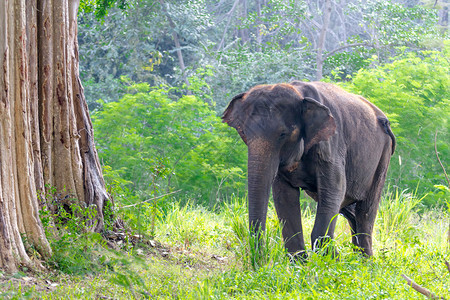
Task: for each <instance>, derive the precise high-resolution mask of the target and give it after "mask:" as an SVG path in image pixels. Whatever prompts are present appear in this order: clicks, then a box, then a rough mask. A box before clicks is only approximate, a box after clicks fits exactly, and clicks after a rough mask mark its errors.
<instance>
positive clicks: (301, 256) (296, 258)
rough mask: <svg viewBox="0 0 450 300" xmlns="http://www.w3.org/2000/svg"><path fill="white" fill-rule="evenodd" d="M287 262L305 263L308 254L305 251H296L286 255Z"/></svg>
mask: <svg viewBox="0 0 450 300" xmlns="http://www.w3.org/2000/svg"><path fill="white" fill-rule="evenodd" d="M288 256H289V260H290V262H291V263H293V264H295V263H297V262H300V263H306V261H307V260H308V253H307V252H306V251H305V250H301V251H297V252H295V253H288Z"/></svg>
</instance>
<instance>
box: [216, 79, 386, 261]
mask: <svg viewBox="0 0 450 300" xmlns="http://www.w3.org/2000/svg"><path fill="white" fill-rule="evenodd" d="M222 119H223V122H226V123H227V124H228V125H229V126H231V127H234V128H235V129H236V130H237V132H238V133H239V135H240V136H241V138H242V140H243V141H244V142H245V143H246V144H247V146H248V201H249V226H250V230H251V231H252V232H253V233H255V234H257V233H259V232H260V230H264V229H265V223H266V215H267V206H268V200H269V194H270V188H271V187H272V192H273V199H274V202H275V208H276V211H277V215H278V218H279V219H280V222H281V223H282V224H283V229H282V233H283V238H284V241H285V246H286V248H287V250H288V252H289V253H291V254H292V255H297V256H300V257H305V256H306V252H305V242H304V239H303V230H302V222H301V214H300V203H299V195H300V190H299V189H302V190H305V191H306V193H307V194H308V195H310V196H311V197H312V198H313V199H314V200H315V201H317V202H318V204H317V214H316V218H315V222H314V228H313V230H312V233H311V243H312V245H313V247H314V248H315V247H316V246H317V247H320V246H321V245H323V244H324V242H325V241H326V240H329V239H330V238H331V239H332V238H333V233H334V229H335V224H336V218H335V216H336V215H337V214H339V213H341V214H342V215H344V217H345V218H346V219H347V220H348V222H349V224H350V227H351V230H352V242H353V244H355V245H356V246H357V247H359V249H360V250H361V252H362V253H364V254H365V255H367V256H371V255H373V250H372V231H373V226H374V222H375V217H376V214H377V209H378V204H379V202H380V197H381V192H382V188H383V185H384V182H385V178H386V172H387V169H388V165H389V161H390V158H391V155H392V154H393V153H394V149H395V137H394V134H393V133H392V131H391V128H390V125H389V121H388V119H387V117H386V116H385V115H384V113H383V112H382V111H381V110H380V109H378V108H377V107H376V106H375V105H373V104H372V103H370V102H369V101H367V100H366V99H364V98H363V97H361V96H357V95H354V94H350V93H348V92H346V91H344V90H342V89H341V88H339V87H337V86H335V85H332V84H328V83H323V82H310V83H305V82H300V81H294V82H291V83H290V84H274V85H258V86H255V87H254V88H252V89H250V90H249V91H248V92H245V93H242V94H240V95H237V96H235V97H234V98H233V99H232V101H231V102H230V104H229V105H228V107H227V108H226V110H225V112H224V114H223V117H222Z"/></svg>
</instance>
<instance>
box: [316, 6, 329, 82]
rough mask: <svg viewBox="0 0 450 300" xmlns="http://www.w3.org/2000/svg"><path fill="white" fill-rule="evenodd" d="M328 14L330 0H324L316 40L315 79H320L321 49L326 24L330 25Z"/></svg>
mask: <svg viewBox="0 0 450 300" xmlns="http://www.w3.org/2000/svg"><path fill="white" fill-rule="evenodd" d="M330 16H331V0H326V1H325V5H324V10H323V23H322V28H321V29H320V35H319V40H318V42H317V57H316V65H317V70H316V79H317V80H320V79H322V74H323V62H324V58H323V57H322V56H323V50H324V47H325V40H326V37H327V31H328V26H329V25H330Z"/></svg>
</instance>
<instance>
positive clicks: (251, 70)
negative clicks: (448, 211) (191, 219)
mask: <svg viewBox="0 0 450 300" xmlns="http://www.w3.org/2000/svg"><path fill="white" fill-rule="evenodd" d="M91 2H92V1H85V2H84V4H83V3H82V7H81V8H82V9H81V11H80V13H79V17H78V21H79V44H80V71H81V79H82V80H83V85H84V88H85V95H86V99H87V101H88V105H89V108H90V110H91V113H92V116H93V120H94V127H95V137H96V143H97V147H98V152H99V156H100V160H101V162H102V164H103V166H104V175H105V177H106V180H107V182H108V183H109V185H110V187H111V191H112V193H113V194H114V196H115V197H119V198H121V203H122V204H124V205H126V204H130V203H135V202H139V201H142V200H144V199H147V198H150V197H155V196H160V195H165V194H168V193H171V192H175V191H177V192H178V194H177V195H176V197H177V199H178V200H182V201H190V202H196V203H201V204H204V205H206V206H208V207H214V206H215V205H216V204H218V203H219V202H221V201H223V200H226V199H228V198H229V197H231V196H232V195H238V196H244V195H245V190H246V157H247V154H246V147H245V145H244V143H242V142H241V141H240V139H239V137H238V135H237V134H236V133H235V132H234V131H233V130H232V129H230V128H228V127H227V126H226V125H224V124H222V123H221V120H220V115H221V113H222V111H223V110H224V108H225V107H226V105H227V103H228V102H229V101H230V100H231V98H232V97H233V96H234V95H236V94H238V93H241V92H244V91H246V90H248V89H249V88H250V87H252V86H254V85H256V84H267V83H279V82H289V81H291V80H294V79H297V80H304V81H312V80H324V81H328V82H333V83H336V84H338V85H340V86H342V87H343V88H345V89H347V90H349V91H351V92H354V93H357V94H361V95H363V96H364V97H366V98H367V99H369V100H370V101H371V102H373V103H374V104H376V105H377V106H379V107H380V108H381V109H382V110H383V111H384V112H385V113H386V114H387V115H388V117H389V119H390V121H391V125H392V128H393V131H394V133H395V135H396V137H397V140H398V147H397V150H396V152H395V154H394V156H393V157H392V160H391V166H390V171H389V175H388V179H387V184H386V186H387V187H388V188H390V189H394V188H399V189H400V190H404V189H408V190H409V191H410V192H414V191H417V193H418V194H420V195H423V194H426V193H428V196H427V197H426V198H425V199H424V201H423V204H424V205H427V206H434V205H445V199H446V197H447V196H448V190H446V188H445V186H446V181H445V177H444V173H443V171H442V167H441V165H440V163H439V162H438V160H437V158H436V151H437V152H438V153H439V156H440V159H441V160H442V164H443V165H444V166H446V165H448V159H449V157H450V149H449V143H448V141H449V140H450V136H449V124H448V119H449V116H450V106H449V98H448V95H449V94H450V93H449V86H450V82H449V74H448V70H449V49H450V48H449V43H448V4H446V3H441V2H439V1H438V2H435V1H428V2H427V1H425V2H420V1H415V0H407V1H379V0H368V1H361V0H341V1H331V0H323V1H322V0H320V1H294V0H255V1H251V0H233V1H208V0H199V1H169V0H159V1H148V0H144V1H134V0H131V1H126V2H124V1H118V3H117V4H118V5H117V6H118V7H116V8H112V9H110V10H109V11H107V12H106V11H104V10H102V9H99V7H100V8H101V6H97V8H96V6H95V1H94V2H92V3H91ZM119 7H121V8H119ZM435 147H436V149H435ZM165 198H167V199H168V200H169V201H168V202H170V199H172V198H170V197H165ZM164 202H166V201H164V199H163V200H162V201H160V203H159V206H161V205H162V204H161V203H164Z"/></svg>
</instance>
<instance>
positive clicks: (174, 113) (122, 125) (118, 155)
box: [93, 71, 246, 205]
mask: <svg viewBox="0 0 450 300" xmlns="http://www.w3.org/2000/svg"><path fill="white" fill-rule="evenodd" d="M200 72H203V71H200ZM194 82H195V81H194ZM197 82H198V83H197V85H195V86H191V87H190V89H191V90H192V91H194V87H196V88H197V90H195V91H194V93H195V94H201V95H204V94H205V93H206V92H207V86H206V85H205V84H203V83H201V81H197ZM205 89H206V90H205ZM128 91H129V93H128V94H126V95H124V97H123V98H122V99H120V100H119V101H118V102H111V103H102V107H103V109H102V110H99V111H97V112H96V113H95V114H94V115H93V120H94V128H95V130H96V142H97V147H98V153H99V157H100V159H101V161H103V163H104V164H105V165H107V166H109V167H107V168H106V179H107V180H108V179H112V180H113V181H112V182H111V183H110V184H113V185H119V186H120V189H119V191H118V193H119V194H123V195H127V196H128V195H130V196H131V197H130V198H128V199H127V200H128V201H130V200H131V201H134V200H133V199H135V198H133V197H136V196H137V197H139V198H140V199H141V200H144V198H150V197H152V196H156V195H158V194H162V193H164V192H166V193H167V192H169V191H171V190H178V189H181V190H182V191H183V194H186V195H196V199H205V200H206V199H215V200H219V199H221V198H222V197H225V196H226V195H230V194H231V193H236V192H237V193H239V191H241V192H242V191H243V188H244V186H245V183H243V178H244V172H245V169H246V162H245V160H246V149H245V146H244V145H243V143H242V142H241V141H240V140H238V137H236V135H235V134H234V132H233V131H232V130H231V129H230V128H228V126H226V125H225V124H223V123H222V122H221V120H220V118H219V117H217V116H216V114H215V112H214V110H213V109H212V107H211V106H210V105H209V104H207V103H206V102H205V101H203V100H202V99H200V98H198V97H197V96H194V95H182V96H178V95H179V94H178V91H177V90H176V89H174V88H172V89H169V88H168V87H165V86H160V87H149V86H148V85H147V84H145V83H142V84H133V85H131V86H129V88H128ZM229 166H234V167H232V168H230V167H229ZM119 173H120V174H119ZM118 176H120V178H123V179H119V178H118ZM121 180H122V181H121ZM212 205H214V203H212Z"/></svg>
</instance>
